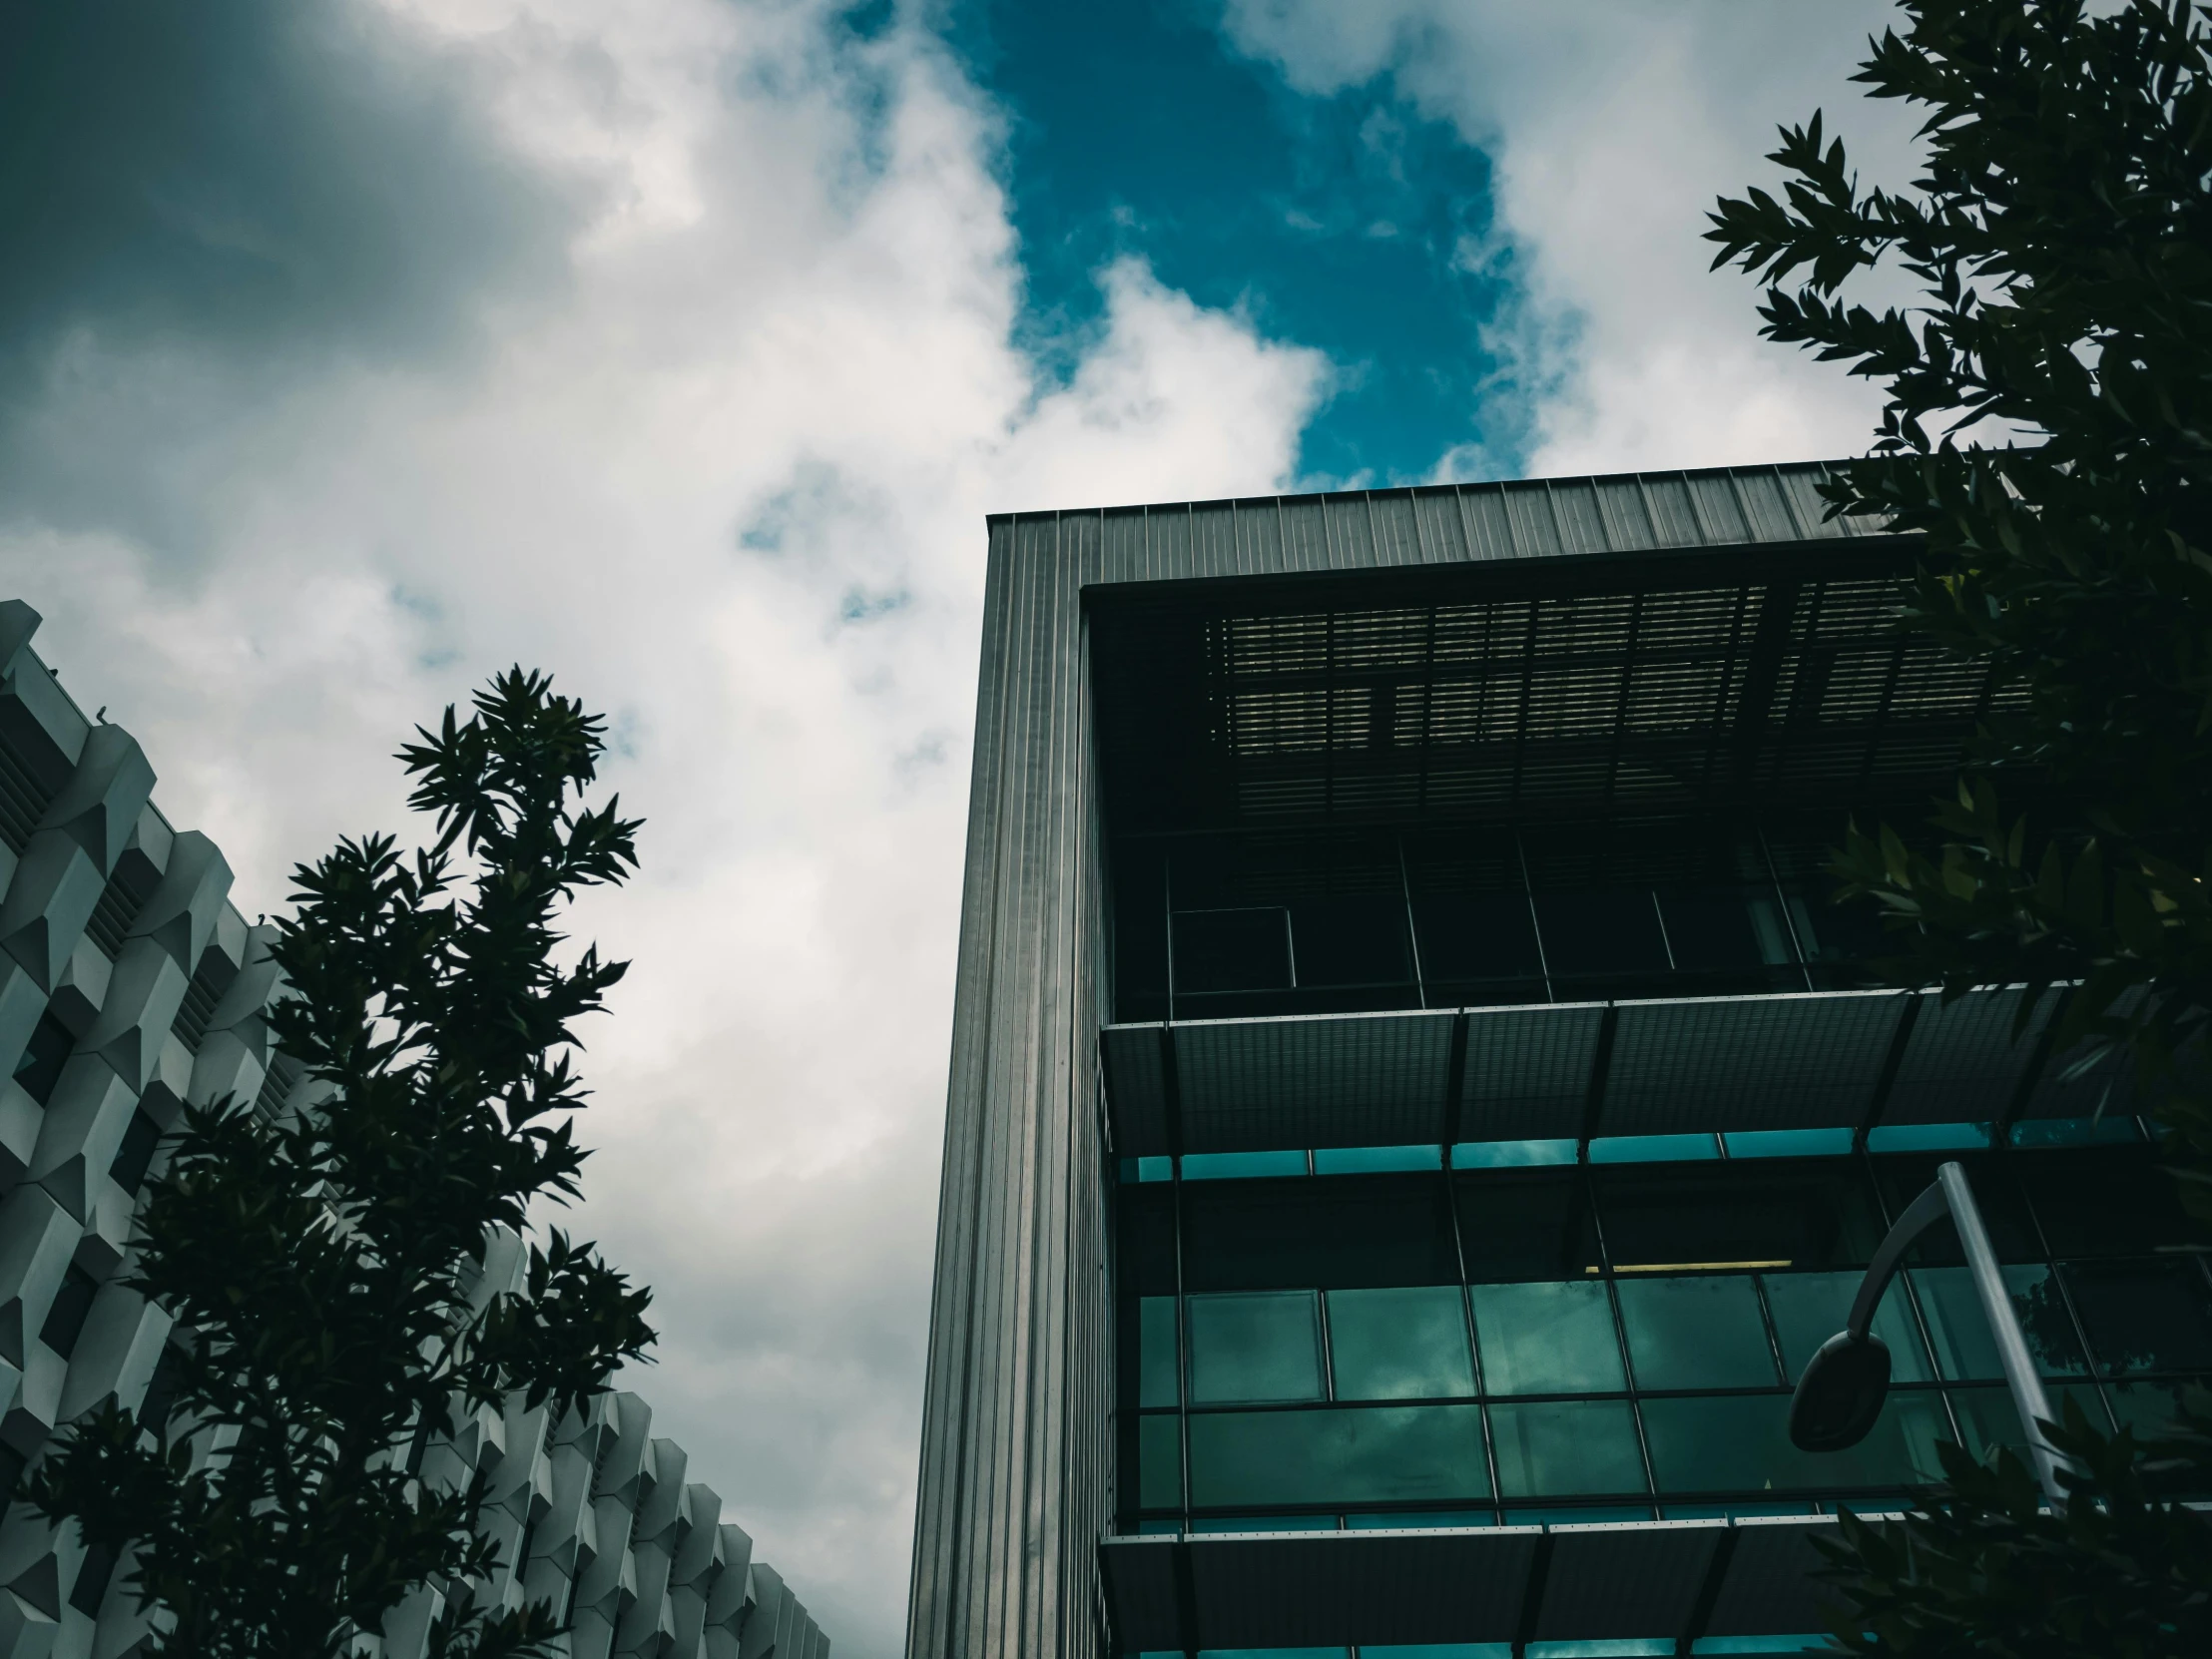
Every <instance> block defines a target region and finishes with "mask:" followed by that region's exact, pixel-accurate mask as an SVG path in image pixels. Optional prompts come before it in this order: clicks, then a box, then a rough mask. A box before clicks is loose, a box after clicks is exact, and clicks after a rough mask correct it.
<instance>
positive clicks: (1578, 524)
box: [1551, 478, 1616, 553]
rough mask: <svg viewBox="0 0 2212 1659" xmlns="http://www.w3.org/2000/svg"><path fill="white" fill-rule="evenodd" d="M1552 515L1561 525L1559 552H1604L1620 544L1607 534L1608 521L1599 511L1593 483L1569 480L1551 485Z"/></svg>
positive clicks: (1582, 479) (1578, 479) (1576, 479)
mask: <svg viewBox="0 0 2212 1659" xmlns="http://www.w3.org/2000/svg"><path fill="white" fill-rule="evenodd" d="M1551 511H1552V516H1553V517H1554V518H1555V519H1557V520H1558V523H1559V551H1560V552H1562V553H1603V552H1605V551H1606V550H1607V549H1608V548H1609V547H1611V546H1614V545H1616V544H1615V543H1613V542H1612V540H1611V538H1610V537H1609V536H1607V534H1606V531H1605V518H1604V515H1603V514H1602V513H1600V512H1599V511H1598V505H1597V492H1596V491H1595V490H1593V489H1592V488H1591V487H1590V483H1589V480H1587V479H1584V478H1569V479H1565V480H1562V481H1561V482H1558V483H1555V484H1553V485H1552V486H1551Z"/></svg>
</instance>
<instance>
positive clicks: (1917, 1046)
mask: <svg viewBox="0 0 2212 1659" xmlns="http://www.w3.org/2000/svg"><path fill="white" fill-rule="evenodd" d="M2019 999H2020V992H2018V991H2016V990H1987V991H1968V992H1967V993H1966V994H1965V995H1964V996H1962V997H1960V998H1959V999H1958V1000H1957V1001H1955V1002H1952V1003H1950V1004H1949V1005H1947V1006H1945V1005H1944V1004H1943V1003H1941V1002H1940V1001H1939V1000H1938V999H1936V997H1934V996H1928V997H1924V998H1922V1000H1921V1011H1920V1015H1919V1017H1918V1018H1916V1019H1915V1020H1914V1022H1913V1034H1912V1036H1911V1037H1909V1038H1908V1039H1907V1040H1906V1044H1905V1053H1904V1056H1903V1057H1902V1058H1901V1059H1900V1061H1899V1063H1898V1074H1897V1081H1896V1082H1894V1083H1893V1084H1892V1085H1891V1086H1890V1098H1889V1100H1888V1102H1887V1103H1886V1104H1885V1105H1884V1106H1883V1108H1882V1121H1883V1122H1884V1123H1986V1122H1990V1121H1992V1120H1994V1119H1995V1118H1997V1117H1999V1116H2001V1115H2002V1114H2003V1112H2004V1109H2005V1107H2006V1106H2007V1105H2008V1104H2009V1103H2010V1102H2011V1099H2012V1091H2013V1089H2014V1088H2015V1087H2016V1085H2017V1084H2018V1081H2019V1075H2020V1068H2021V1067H2022V1066H2024V1065H2025V1064H2026V1063H2027V1058H2028V1055H2029V1054H2030V1053H2032V1052H2033V1049H2034V1037H2033V1032H2034V1027H2033V1026H2032V1025H2030V1026H2029V1028H2028V1030H2027V1031H2026V1032H2025V1033H2023V1034H2022V1035H2021V1037H2020V1040H2019V1041H2018V1042H2016V1043H2015V1042H2014V1041H2013V1040H2012V1018H2013V1015H2014V1014H2015V1013H2016V1012H2017V1011H2018V1008H2019Z"/></svg>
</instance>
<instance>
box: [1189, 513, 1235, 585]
mask: <svg viewBox="0 0 2212 1659" xmlns="http://www.w3.org/2000/svg"><path fill="white" fill-rule="evenodd" d="M1191 568H1192V569H1194V570H1203V571H1205V572H1206V573H1207V574H1208V575H1209V576H1235V575H1238V574H1240V573H1241V572H1242V571H1243V570H1244V568H1245V566H1244V561H1243V560H1242V559H1241V558H1240V557H1239V556H1238V552H1237V507H1236V503H1235V502H1233V501H1202V502H1199V503H1198V504H1197V505H1196V506H1194V507H1192V508H1191Z"/></svg>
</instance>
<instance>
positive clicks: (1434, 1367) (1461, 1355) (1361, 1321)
mask: <svg viewBox="0 0 2212 1659" xmlns="http://www.w3.org/2000/svg"><path fill="white" fill-rule="evenodd" d="M1329 1357H1330V1363H1331V1366H1332V1368H1333V1371H1334V1374H1335V1377H1336V1381H1337V1397H1338V1398H1339V1399H1434V1398H1439V1397H1448V1396H1450V1395H1455V1394H1471V1393H1473V1392H1474V1368H1473V1365H1472V1363H1471V1361H1470V1358H1469V1355H1468V1352H1467V1326H1466V1316H1465V1314H1464V1312H1463V1311H1462V1308H1461V1304H1460V1300H1459V1287H1458V1286H1456V1285H1422V1286H1417V1287H1414V1288H1411V1289H1400V1290H1383V1291H1331V1292H1330V1293H1329Z"/></svg>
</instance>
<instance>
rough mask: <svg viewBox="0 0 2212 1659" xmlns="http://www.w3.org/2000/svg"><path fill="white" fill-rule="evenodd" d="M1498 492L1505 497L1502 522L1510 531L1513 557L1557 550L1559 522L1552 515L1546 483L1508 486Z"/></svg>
mask: <svg viewBox="0 0 2212 1659" xmlns="http://www.w3.org/2000/svg"><path fill="white" fill-rule="evenodd" d="M1499 493H1500V494H1501V495H1503V496H1504V498H1505V521H1506V523H1507V525H1508V526H1509V527H1510V530H1511V534H1512V538H1513V555H1514V556H1515V557H1516V558H1523V559H1527V558H1536V557H1539V556H1542V555H1545V554H1550V553H1557V552H1559V551H1560V546H1559V521H1558V519H1557V518H1556V517H1554V516H1553V514H1552V510H1551V487H1550V486H1549V485H1548V484H1541V483H1536V484H1507V485H1505V486H1504V487H1503V488H1502V489H1501V490H1500V491H1499Z"/></svg>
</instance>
